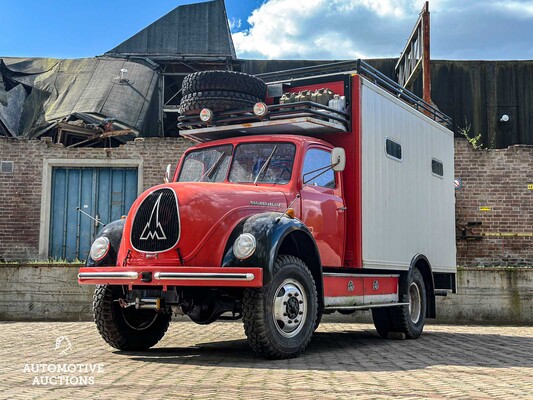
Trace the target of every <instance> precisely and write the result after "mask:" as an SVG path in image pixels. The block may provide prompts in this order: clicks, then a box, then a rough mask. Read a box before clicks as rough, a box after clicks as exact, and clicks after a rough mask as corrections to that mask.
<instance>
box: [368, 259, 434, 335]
mask: <svg viewBox="0 0 533 400" xmlns="http://www.w3.org/2000/svg"><path fill="white" fill-rule="evenodd" d="M400 290H401V293H400V298H399V301H400V302H401V303H408V305H405V306H397V307H388V308H374V309H372V319H373V320H374V326H375V327H376V330H377V332H378V334H379V335H380V336H381V337H384V338H386V337H389V333H392V332H394V333H400V334H404V335H405V337H407V338H409V339H415V338H417V337H419V336H420V335H421V334H422V330H423V329H424V323H425V320H426V308H427V301H426V300H427V298H426V287H425V284H424V278H423V277H422V274H421V273H420V271H419V270H418V268H413V269H411V271H409V274H408V275H407V277H406V279H405V281H404V282H403V283H402V285H400Z"/></svg>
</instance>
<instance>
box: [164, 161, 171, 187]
mask: <svg viewBox="0 0 533 400" xmlns="http://www.w3.org/2000/svg"><path fill="white" fill-rule="evenodd" d="M171 168H172V165H171V164H168V165H167V168H166V169H165V175H163V182H165V183H169V182H170V172H171V171H170V170H171Z"/></svg>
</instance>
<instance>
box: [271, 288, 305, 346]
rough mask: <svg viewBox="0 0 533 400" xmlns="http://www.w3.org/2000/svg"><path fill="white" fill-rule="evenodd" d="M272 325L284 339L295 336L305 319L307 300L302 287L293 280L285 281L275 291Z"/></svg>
mask: <svg viewBox="0 0 533 400" xmlns="http://www.w3.org/2000/svg"><path fill="white" fill-rule="evenodd" d="M273 306H274V307H273V311H274V313H273V318H274V324H275V326H276V328H277V330H278V332H279V333H280V334H281V335H283V336H285V337H289V338H290V337H294V336H296V335H297V334H298V333H299V332H300V330H301V329H302V327H303V326H304V321H305V319H306V317H307V316H306V309H307V299H306V295H305V291H304V289H303V287H302V286H301V285H300V284H299V283H298V282H297V281H296V280H294V279H286V280H285V281H283V283H282V284H281V285H280V286H279V287H278V288H277V290H276V297H275V298H274V305H273Z"/></svg>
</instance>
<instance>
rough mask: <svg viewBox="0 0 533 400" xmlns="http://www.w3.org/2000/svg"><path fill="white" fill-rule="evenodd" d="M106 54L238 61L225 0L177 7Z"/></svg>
mask: <svg viewBox="0 0 533 400" xmlns="http://www.w3.org/2000/svg"><path fill="white" fill-rule="evenodd" d="M105 54H106V55H113V56H116V55H119V56H125V55H136V56H146V57H150V58H152V59H172V58H181V57H196V58H221V57H224V58H228V57H230V58H233V59H235V58H237V57H236V55H235V48H234V46H233V40H232V38H231V32H230V29H229V25H228V17H227V15H226V7H225V5H224V0H215V1H209V2H204V3H197V4H189V5H184V6H179V7H177V8H175V9H174V10H172V11H171V12H169V13H168V14H166V15H165V16H163V17H161V18H159V19H158V20H157V21H155V22H154V23H152V24H151V25H148V26H147V27H146V28H144V29H143V30H142V31H140V32H139V33H137V34H135V35H133V36H132V37H131V38H129V39H127V40H126V41H124V42H123V43H121V44H119V45H118V46H117V47H115V48H114V49H112V50H109V51H108V52H107V53H105Z"/></svg>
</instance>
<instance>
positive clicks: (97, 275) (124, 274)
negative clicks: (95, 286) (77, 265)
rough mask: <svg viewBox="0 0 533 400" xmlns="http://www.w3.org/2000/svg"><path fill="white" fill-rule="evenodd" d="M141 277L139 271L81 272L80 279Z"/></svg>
mask: <svg viewBox="0 0 533 400" xmlns="http://www.w3.org/2000/svg"><path fill="white" fill-rule="evenodd" d="M138 277H139V273H138V272H134V271H130V272H80V273H79V274H78V279H80V280H84V279H101V278H106V279H137V278H138Z"/></svg>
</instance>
